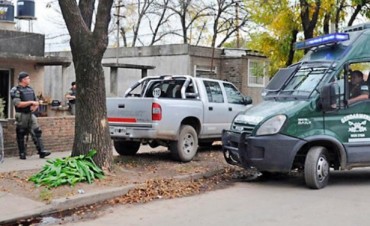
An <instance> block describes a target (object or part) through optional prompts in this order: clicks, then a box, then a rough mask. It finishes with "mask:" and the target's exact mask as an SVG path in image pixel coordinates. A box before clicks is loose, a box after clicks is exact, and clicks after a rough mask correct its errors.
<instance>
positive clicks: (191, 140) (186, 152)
mask: <svg viewBox="0 0 370 226" xmlns="http://www.w3.org/2000/svg"><path fill="white" fill-rule="evenodd" d="M170 150H171V154H172V157H173V158H174V159H175V160H177V161H181V162H189V161H191V160H192V159H193V158H194V156H195V154H196V153H197V150H198V135H197V132H196V131H195V129H194V128H193V127H192V126H188V125H182V126H181V127H180V133H179V137H178V140H177V141H172V142H171V143H170Z"/></svg>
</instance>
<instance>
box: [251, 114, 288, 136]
mask: <svg viewBox="0 0 370 226" xmlns="http://www.w3.org/2000/svg"><path fill="white" fill-rule="evenodd" d="M285 121H286V116H285V115H276V116H274V117H272V118H270V119H268V120H266V121H265V122H264V123H262V125H261V126H260V128H258V130H257V132H256V135H257V136H258V135H271V134H276V133H278V132H279V131H280V129H281V127H282V126H283V125H284V123H285Z"/></svg>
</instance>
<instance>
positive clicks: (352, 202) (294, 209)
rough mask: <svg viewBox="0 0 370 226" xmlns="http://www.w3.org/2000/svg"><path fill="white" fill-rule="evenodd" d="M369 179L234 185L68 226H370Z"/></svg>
mask: <svg viewBox="0 0 370 226" xmlns="http://www.w3.org/2000/svg"><path fill="white" fill-rule="evenodd" d="M369 178H370V170H369V169H366V170H364V169H358V170H354V171H348V172H339V173H338V172H336V173H334V174H332V178H331V180H330V184H329V185H328V186H327V187H326V188H324V189H322V190H311V189H308V188H306V187H305V185H304V181H303V179H302V178H282V179H279V180H271V181H264V182H253V183H251V182H238V183H236V184H235V185H233V186H231V187H229V188H227V189H223V190H217V191H213V192H209V193H206V194H202V195H199V196H193V197H187V198H181V199H173V200H162V201H155V202H151V203H148V204H143V205H125V206H120V207H118V206H117V207H114V208H111V209H109V210H107V211H105V213H103V214H102V216H100V217H99V218H98V219H95V220H91V221H87V222H79V223H75V224H73V225H81V226H82V225H135V226H137V225H140V226H144V225H148V226H149V225H150V226H151V225H161V226H164V225H177V226H182V225H184V226H185V225H186V226H188V225H193V226H196V225H219V226H224V225H233V226H236V225H279V226H280V225H281V226H283V225H284V226H286V225H300V226H302V225H307V226H311V225H325V226H327V225H337V226H338V225H348V226H349V225H356V226H360V225H369V224H370V218H369V214H370V210H369V208H368V205H369V203H370V195H369V189H370V180H369ZM69 224H70V223H69Z"/></svg>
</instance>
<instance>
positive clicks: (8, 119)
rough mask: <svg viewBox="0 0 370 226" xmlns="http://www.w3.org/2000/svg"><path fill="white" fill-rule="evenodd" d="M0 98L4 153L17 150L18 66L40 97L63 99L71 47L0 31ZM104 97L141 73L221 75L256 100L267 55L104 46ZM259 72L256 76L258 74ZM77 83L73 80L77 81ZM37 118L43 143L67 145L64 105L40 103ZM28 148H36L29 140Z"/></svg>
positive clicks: (68, 120) (69, 129) (70, 121)
mask: <svg viewBox="0 0 370 226" xmlns="http://www.w3.org/2000/svg"><path fill="white" fill-rule="evenodd" d="M0 39H1V40H2V42H0V49H1V52H0V98H3V99H4V100H5V101H6V104H5V110H4V113H5V119H3V120H0V123H1V125H2V127H3V129H4V146H5V154H6V155H17V152H18V151H17V146H16V136H15V125H14V109H13V107H12V105H11V104H10V103H11V102H10V101H11V100H10V97H9V90H10V89H11V87H13V86H15V85H16V84H17V82H18V81H17V75H18V73H19V72H21V71H27V72H29V73H30V74H31V75H32V76H31V86H32V87H33V88H34V90H35V92H36V94H38V95H40V94H42V96H43V98H45V99H47V100H49V104H50V101H51V100H59V101H61V102H62V104H63V103H65V97H64V96H65V93H66V91H67V90H68V89H69V87H70V84H71V82H72V81H75V71H74V66H73V64H71V62H72V55H71V53H70V52H52V53H47V55H46V56H45V55H44V36H43V35H40V34H34V33H25V32H18V31H9V30H0ZM102 63H103V67H104V73H105V77H106V90H107V96H122V95H123V93H124V92H125V90H126V89H127V88H128V87H129V86H130V85H131V84H132V83H134V82H135V81H137V80H138V79H140V78H142V77H145V76H153V75H164V74H169V75H171V74H188V75H192V76H200V77H209V78H217V79H226V80H228V81H231V82H233V83H234V84H235V85H236V86H237V87H238V88H239V89H240V90H241V92H242V93H243V94H245V95H249V96H251V97H252V98H253V101H254V103H256V102H259V101H260V100H261V96H260V93H261V90H262V89H263V87H264V86H265V85H266V83H267V81H268V76H267V75H266V74H265V73H266V66H267V65H268V59H267V58H266V57H264V56H262V55H260V54H259V53H256V52H253V51H250V50H246V49H213V48H209V47H199V46H192V45H187V44H175V45H161V46H151V47H132V48H119V49H108V50H107V51H106V53H105V55H104V59H103V62H102ZM257 74H258V76H257ZM261 74H264V75H265V76H264V77H260V76H259V75H261ZM77 86H78V84H77ZM42 107H43V108H44V109H43V113H44V114H42V115H40V116H46V117H39V120H38V121H39V124H40V126H41V128H42V130H43V138H44V143H45V147H46V149H48V150H51V151H61V150H71V149H72V144H73V137H74V116H69V115H68V112H67V111H65V109H63V108H62V109H60V108H56V109H55V108H54V109H52V108H51V107H50V105H48V104H45V105H44V106H42ZM28 147H29V148H28V149H29V151H28V152H29V153H31V154H32V153H36V150H35V147H34V145H33V143H32V141H31V139H29V141H28Z"/></svg>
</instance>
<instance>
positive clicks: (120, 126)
mask: <svg viewBox="0 0 370 226" xmlns="http://www.w3.org/2000/svg"><path fill="white" fill-rule="evenodd" d="M251 103H252V100H251V98H250V97H244V96H243V95H242V94H241V93H240V92H239V91H238V89H237V88H235V86H234V85H233V84H232V83H230V82H227V81H221V80H214V79H206V78H194V77H191V76H188V75H176V76H168V75H165V76H153V77H146V78H143V79H141V80H140V81H138V82H137V83H135V84H134V85H133V86H131V87H130V88H129V89H128V90H127V91H126V93H125V95H124V97H111V98H107V110H108V122H109V130H110V136H111V138H112V139H113V142H114V147H115V149H116V151H117V152H118V153H119V154H120V155H134V154H136V152H137V151H138V150H139V148H140V145H141V144H148V145H150V147H152V148H154V147H157V146H159V145H162V146H166V147H169V149H170V151H171V154H172V156H173V157H174V159H176V160H179V161H182V162H188V161H191V160H192V159H193V157H194V156H195V154H196V153H197V149H198V145H200V146H208V145H209V146H210V145H212V143H213V141H217V140H221V133H222V130H223V129H228V128H230V123H231V121H232V120H233V118H234V117H235V115H236V114H237V113H238V112H240V111H243V110H245V109H246V108H247V107H248V106H247V105H248V104H251Z"/></svg>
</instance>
